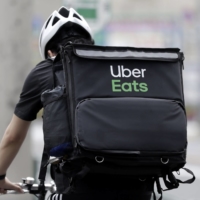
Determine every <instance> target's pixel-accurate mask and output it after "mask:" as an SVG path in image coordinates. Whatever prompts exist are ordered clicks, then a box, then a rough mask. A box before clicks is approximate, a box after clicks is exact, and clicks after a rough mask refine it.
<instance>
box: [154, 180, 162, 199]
mask: <svg viewBox="0 0 200 200" xmlns="http://www.w3.org/2000/svg"><path fill="white" fill-rule="evenodd" d="M155 183H156V186H157V191H158V194H160V198H159V199H158V200H162V198H163V192H162V188H161V185H160V180H159V177H157V178H156V179H155ZM153 199H154V200H156V194H155V191H154V189H153Z"/></svg>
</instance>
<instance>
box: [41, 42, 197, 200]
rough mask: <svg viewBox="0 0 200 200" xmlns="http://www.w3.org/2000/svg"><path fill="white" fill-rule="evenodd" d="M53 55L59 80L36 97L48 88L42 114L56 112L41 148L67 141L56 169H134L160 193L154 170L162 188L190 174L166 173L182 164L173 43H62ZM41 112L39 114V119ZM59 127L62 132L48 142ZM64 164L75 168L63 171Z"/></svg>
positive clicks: (178, 66) (179, 82)
mask: <svg viewBox="0 0 200 200" xmlns="http://www.w3.org/2000/svg"><path fill="white" fill-rule="evenodd" d="M59 56H60V59H61V60H62V63H63V69H62V72H63V73H64V84H63V85H62V86H61V85H59V86H57V87H55V88H54V89H53V90H48V91H46V92H45V93H43V97H42V98H43V101H44V102H45V100H44V99H45V98H47V99H48V95H49V94H51V93H53V94H54V95H53V98H52V97H51V100H50V101H49V100H47V101H46V102H47V103H46V104H45V106H44V110H45V108H46V105H49V106H50V108H48V114H47V116H48V118H49V117H50V116H51V115H52V121H53V119H54V118H57V122H56V123H58V125H55V126H54V127H56V128H58V127H61V129H60V131H58V135H57V133H56V132H55V130H53V132H54V134H55V136H54V139H53V142H49V141H46V142H45V144H48V143H50V144H51V146H49V147H47V148H46V151H47V154H51V153H50V152H51V150H52V148H53V146H57V145H58V144H59V143H60V144H62V145H67V147H70V145H71V147H72V148H71V151H69V152H70V153H68V156H67V158H66V157H65V159H63V160H62V158H63V157H62V158H61V160H62V163H61V167H60V169H61V171H62V172H63V173H65V174H68V175H70V176H71V177H72V180H73V179H76V178H77V179H78V178H81V177H83V176H84V175H85V174H86V173H100V174H101V173H102V174H118V175H127V176H135V177H138V179H140V180H142V181H143V180H145V179H146V178H149V177H150V178H153V179H155V182H156V184H157V188H158V193H160V194H161V197H160V199H162V188H161V186H160V182H159V178H160V177H162V178H163V180H164V183H165V185H166V188H167V189H166V190H170V189H174V188H177V187H178V186H179V183H192V182H193V181H194V180H195V177H194V174H193V173H192V172H191V171H190V170H188V169H186V168H184V169H185V170H186V171H187V172H188V173H190V174H191V175H192V176H193V177H192V178H191V179H190V180H188V181H185V182H182V181H181V180H179V179H176V177H175V176H174V174H173V172H178V171H179V169H181V168H183V167H184V165H185V163H186V150H187V130H186V127H187V118H186V112H185V103H184V94H183V79H182V70H183V66H184V65H183V60H184V56H183V53H182V52H180V50H179V49H177V48H167V49H161V48H154V49H153V48H133V47H105V46H92V45H82V44H70V45H67V46H65V47H62V48H61V51H60V55H59ZM59 56H57V58H56V59H58V57H59ZM53 73H54V75H55V76H56V72H55V70H53ZM54 78H55V77H54ZM57 79H59V78H58V76H57ZM50 96H51V95H50ZM44 97H45V98H44ZM49 102H50V104H49ZM52 102H54V104H55V105H56V106H57V107H59V111H58V112H57V114H55V113H54V114H51V110H53V109H54V108H52V105H53V104H52ZM59 102H60V105H63V107H62V106H59ZM57 104H58V105H57ZM57 107H56V109H57ZM54 110H55V109H54ZM44 112H45V111H44ZM59 116H60V117H59ZM45 119H46V117H45V114H44V123H45ZM54 124H55V123H54ZM48 126H49V125H48V124H47V125H45V124H44V127H48ZM45 129H48V128H45ZM52 129H53V127H52V128H50V129H49V130H50V131H51V130H52ZM44 132H45V130H44ZM59 134H60V135H61V138H62V139H61V140H60V141H59V139H57V144H54V143H55V141H56V138H59ZM46 135H48V133H46ZM47 138H48V140H50V136H49V137H48V136H47ZM65 147H66V146H65ZM63 163H64V164H63ZM69 165H71V166H73V165H74V166H78V168H76V169H77V170H75V171H73V170H71V171H70V170H69V169H68V168H67V167H66V166H69ZM67 170H68V171H67ZM70 173H71V174H70ZM154 199H155V196H154Z"/></svg>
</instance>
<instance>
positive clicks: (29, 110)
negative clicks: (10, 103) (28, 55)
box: [14, 60, 52, 121]
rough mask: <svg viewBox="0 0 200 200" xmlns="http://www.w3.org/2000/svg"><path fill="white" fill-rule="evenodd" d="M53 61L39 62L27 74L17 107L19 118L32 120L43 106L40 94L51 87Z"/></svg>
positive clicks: (16, 112)
mask: <svg viewBox="0 0 200 200" xmlns="http://www.w3.org/2000/svg"><path fill="white" fill-rule="evenodd" d="M51 79H52V62H50V61H48V60H46V61H43V62H41V63H39V64H38V65H37V66H36V67H35V68H34V69H33V70H32V71H31V72H30V73H29V75H28V76H27V78H26V80H25V82H24V86H23V88H22V92H21V94H20V100H19V102H18V103H17V105H16V107H15V111H14V113H15V115H17V116H18V117H19V118H21V119H23V120H26V121H32V120H34V119H36V115H37V113H38V112H39V110H40V109H41V108H42V107H43V106H42V102H41V99H40V96H41V94H42V92H44V91H45V90H47V89H51V87H52V85H51Z"/></svg>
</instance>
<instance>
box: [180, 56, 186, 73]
mask: <svg viewBox="0 0 200 200" xmlns="http://www.w3.org/2000/svg"><path fill="white" fill-rule="evenodd" d="M180 56H181V64H182V69H183V70H184V60H185V56H184V54H183V52H180Z"/></svg>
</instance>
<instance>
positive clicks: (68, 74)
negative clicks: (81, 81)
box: [61, 49, 74, 144]
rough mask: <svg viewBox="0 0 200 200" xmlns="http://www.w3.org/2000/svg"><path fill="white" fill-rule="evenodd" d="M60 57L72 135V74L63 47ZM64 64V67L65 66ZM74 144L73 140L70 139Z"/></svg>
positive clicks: (68, 59)
mask: <svg viewBox="0 0 200 200" xmlns="http://www.w3.org/2000/svg"><path fill="white" fill-rule="evenodd" d="M61 58H62V63H63V71H64V78H65V84H66V87H67V90H68V91H67V94H68V95H67V105H68V110H69V111H70V112H68V117H69V120H70V126H69V127H70V132H71V135H72V136H73V131H74V127H73V120H74V112H73V106H74V104H73V91H72V75H71V69H70V62H71V61H70V58H69V56H68V53H67V52H66V50H65V49H62V50H61ZM65 66H66V68H65ZM72 143H73V144H74V140H73V141H72Z"/></svg>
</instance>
